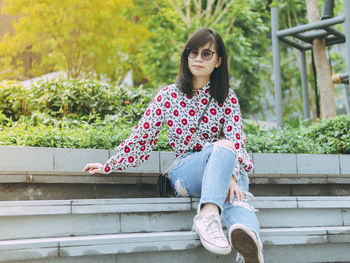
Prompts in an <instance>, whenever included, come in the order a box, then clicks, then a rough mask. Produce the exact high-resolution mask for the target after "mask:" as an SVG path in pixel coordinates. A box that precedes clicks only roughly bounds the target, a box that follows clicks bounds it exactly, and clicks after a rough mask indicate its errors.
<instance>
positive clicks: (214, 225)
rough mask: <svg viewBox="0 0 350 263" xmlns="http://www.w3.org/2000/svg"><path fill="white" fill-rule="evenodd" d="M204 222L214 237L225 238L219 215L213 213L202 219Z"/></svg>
mask: <svg viewBox="0 0 350 263" xmlns="http://www.w3.org/2000/svg"><path fill="white" fill-rule="evenodd" d="M202 221H203V223H204V224H205V225H206V226H207V227H206V229H205V232H206V233H208V234H209V235H210V237H211V238H213V239H215V240H216V239H220V240H225V238H224V237H223V231H222V226H221V224H220V221H219V220H218V217H217V215H215V214H211V215H208V216H206V217H204V218H203V219H202Z"/></svg>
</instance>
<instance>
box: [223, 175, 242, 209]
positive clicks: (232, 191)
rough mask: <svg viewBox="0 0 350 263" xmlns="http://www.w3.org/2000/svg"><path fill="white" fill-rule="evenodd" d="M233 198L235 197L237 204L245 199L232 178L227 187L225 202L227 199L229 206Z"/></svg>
mask: <svg viewBox="0 0 350 263" xmlns="http://www.w3.org/2000/svg"><path fill="white" fill-rule="evenodd" d="M234 196H236V198H237V201H238V202H240V201H242V200H243V199H244V198H245V194H244V193H243V192H242V190H241V188H239V186H238V184H237V182H236V179H235V178H234V177H233V176H232V177H231V181H230V185H229V186H228V191H227V195H226V198H225V202H226V200H227V198H229V200H230V204H232V203H233V197H234Z"/></svg>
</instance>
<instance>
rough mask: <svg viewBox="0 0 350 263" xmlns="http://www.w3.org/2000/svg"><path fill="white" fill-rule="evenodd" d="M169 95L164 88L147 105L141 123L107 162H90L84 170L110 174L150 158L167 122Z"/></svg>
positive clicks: (92, 172)
mask: <svg viewBox="0 0 350 263" xmlns="http://www.w3.org/2000/svg"><path fill="white" fill-rule="evenodd" d="M166 96H167V92H166V90H165V89H162V90H161V91H159V92H158V94H157V95H156V96H155V97H154V99H153V100H152V102H151V103H150V104H149V106H148V107H147V109H146V111H145V113H144V114H143V116H142V118H141V119H140V121H139V123H138V124H137V125H136V126H135V127H134V128H133V130H132V132H131V135H130V136H129V138H127V139H126V140H124V141H123V142H122V143H121V144H120V145H119V146H118V147H117V148H116V152H117V153H116V154H114V155H113V156H112V157H111V158H110V159H109V160H108V161H107V162H106V163H104V164H100V163H89V164H87V165H86V166H85V168H84V169H83V171H88V172H89V173H90V174H95V173H102V174H109V173H112V172H116V171H121V170H123V169H126V168H129V167H136V166H138V165H140V164H142V163H143V162H144V161H146V160H148V158H149V155H150V153H151V151H152V149H153V147H154V146H155V145H156V143H157V141H158V139H157V137H158V134H159V131H160V130H161V128H162V126H163V124H164V122H165V107H164V103H163V102H164V99H165V97H166Z"/></svg>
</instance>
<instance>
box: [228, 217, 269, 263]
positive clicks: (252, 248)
mask: <svg viewBox="0 0 350 263" xmlns="http://www.w3.org/2000/svg"><path fill="white" fill-rule="evenodd" d="M228 237H229V240H230V244H231V246H232V248H233V249H234V250H236V251H237V252H238V253H239V254H241V255H242V257H243V259H244V263H264V258H263V254H262V248H261V245H260V244H259V241H258V239H257V237H256V235H255V234H254V232H253V231H251V230H250V229H249V228H247V227H246V226H244V225H242V224H233V225H232V226H231V227H230V229H229V230H228Z"/></svg>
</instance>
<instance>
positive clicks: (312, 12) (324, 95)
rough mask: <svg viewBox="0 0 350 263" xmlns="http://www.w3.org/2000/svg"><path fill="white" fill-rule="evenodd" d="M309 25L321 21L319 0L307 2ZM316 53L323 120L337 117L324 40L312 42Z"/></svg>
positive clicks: (307, 0)
mask: <svg viewBox="0 0 350 263" xmlns="http://www.w3.org/2000/svg"><path fill="white" fill-rule="evenodd" d="M306 7H307V14H308V19H309V23H314V22H317V21H320V13H319V11H318V5H317V0H306ZM312 49H313V52H314V58H315V66H316V72H317V80H318V84H319V86H320V92H321V118H322V119H326V118H329V117H335V116H336V108H335V98H334V87H333V83H332V76H331V69H330V66H329V64H328V60H327V55H326V44H325V40H324V39H323V38H315V39H314V40H313V42H312Z"/></svg>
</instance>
